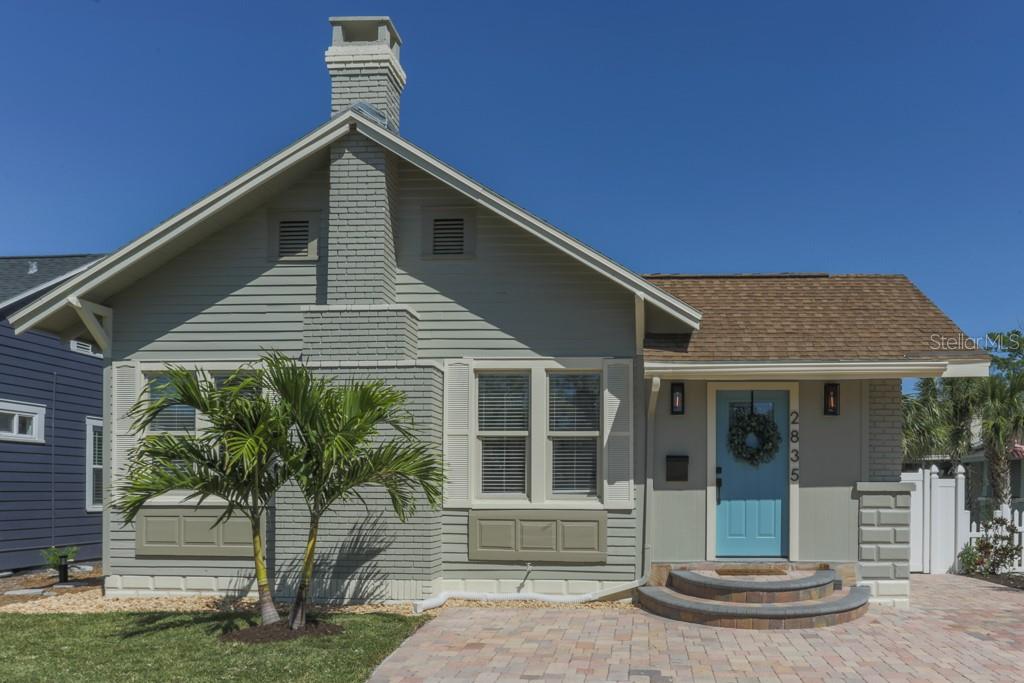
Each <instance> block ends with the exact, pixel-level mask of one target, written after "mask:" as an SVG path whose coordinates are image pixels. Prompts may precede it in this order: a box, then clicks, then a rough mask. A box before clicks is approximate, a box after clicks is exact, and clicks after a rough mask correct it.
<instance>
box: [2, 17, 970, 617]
mask: <svg viewBox="0 0 1024 683" xmlns="http://www.w3.org/2000/svg"><path fill="white" fill-rule="evenodd" d="M331 25H332V27H333V40H332V43H331V45H330V46H329V47H328V48H327V50H326V54H325V57H326V62H327V70H328V73H329V75H330V84H331V87H330V101H331V112H330V117H329V118H328V120H327V121H326V122H324V123H323V124H322V125H321V126H319V127H317V128H316V129H315V130H313V131H311V132H310V133H308V134H306V135H304V136H302V137H300V138H299V139H298V140H296V141H295V142H294V143H293V144H291V145H289V146H288V147H286V148H285V149H283V150H281V151H280V152H278V153H277V154H274V155H273V156H271V157H270V158H268V159H266V160H265V161H263V162H261V163H260V164H258V165H257V166H255V167H254V168H252V169H251V170H249V171H247V172H245V173H244V174H242V175H241V176H239V177H238V178H236V179H234V180H232V181H230V182H228V183H227V184H225V185H224V186H222V187H220V188H219V189H216V190H214V191H213V192H212V193H211V194H210V195H208V196H206V197H205V198H203V199H201V200H200V201H198V202H196V203H195V204H193V205H192V206H189V207H187V208H186V209H184V210H183V211H182V212H181V213H179V214H177V215H175V216H173V217H172V218H170V219H168V220H167V221H165V222H164V223H162V224H160V225H158V226H157V227H155V228H154V229H152V230H150V231H149V232H147V233H145V234H143V235H141V236H140V237H139V238H137V239H136V240H134V241H132V242H130V243H129V244H127V245H125V246H124V247H122V248H121V249H119V250H117V251H116V252H115V253H113V254H111V255H110V256H109V257H107V258H105V259H103V260H102V261H100V262H99V263H97V264H95V265H93V266H91V267H89V268H88V269H86V270H85V271H84V272H82V273H80V274H78V275H76V276H75V277H72V278H70V279H68V280H67V281H66V282H63V283H61V284H60V285H58V286H56V287H54V288H53V289H52V290H51V291H49V292H47V293H46V294H45V295H44V296H42V297H40V298H39V299H37V300H35V301H33V302H32V303H30V304H29V305H27V306H25V307H23V308H22V309H21V310H19V311H17V312H16V313H15V314H14V315H13V316H12V320H13V322H14V324H15V326H16V328H17V330H18V331H20V332H25V331H28V330H37V329H38V330H46V331H49V332H53V333H57V334H67V332H68V330H72V329H77V328H81V327H83V326H84V329H85V331H86V332H87V334H88V336H89V339H90V340H91V341H93V342H94V343H96V344H97V345H98V347H99V348H101V349H102V350H103V354H104V358H105V367H104V387H105V392H106V394H105V395H106V397H107V401H106V402H105V410H104V421H105V425H106V428H107V433H109V434H110V435H111V438H110V439H109V448H108V449H107V451H106V460H105V461H104V477H105V479H104V483H105V491H106V492H107V495H108V496H109V492H110V491H111V488H112V487H114V486H116V485H117V476H118V472H119V468H120V466H121V464H122V462H123V461H124V457H125V453H126V452H127V451H128V450H129V449H130V448H131V447H132V443H133V438H134V437H133V436H132V434H131V433H130V429H129V428H130V421H129V420H128V419H126V417H125V411H126V409H127V408H128V406H130V405H131V404H132V402H133V401H135V400H136V398H137V396H138V395H139V393H140V392H141V391H142V390H143V388H144V387H145V386H146V380H147V379H151V378H153V377H156V376H158V375H159V374H160V373H161V372H162V370H163V368H164V367H165V366H166V365H167V364H169V363H176V364H184V365H187V366H190V367H195V368H196V370H197V371H199V372H206V373H211V374H218V373H226V372H230V371H231V370H233V369H235V368H237V367H239V366H240V365H241V364H244V363H249V362H252V361H255V360H256V359H258V358H259V357H260V355H261V353H262V352H263V351H264V350H265V349H271V348H272V349H279V350H281V351H283V352H286V353H289V354H293V355H294V356H296V357H301V358H302V359H303V360H304V361H305V362H306V363H307V364H309V365H310V366H313V367H315V368H317V369H318V371H319V372H322V373H323V374H324V375H328V376H330V377H334V378H338V379H348V378H380V379H383V380H386V381H387V382H390V383H392V384H393V385H395V386H397V387H399V388H401V389H403V390H404V391H405V392H407V394H408V397H409V401H410V407H411V409H412V412H413V413H414V415H415V418H416V420H417V423H418V427H419V429H420V430H421V433H422V434H423V435H424V437H425V438H427V439H429V440H431V441H432V442H433V443H434V444H435V445H436V447H437V450H438V452H439V453H442V454H443V459H444V467H445V472H446V476H447V481H446V484H445V488H444V503H443V508H442V509H439V510H436V511H432V510H429V509H423V510H421V511H420V512H419V513H418V514H417V515H416V516H415V518H413V519H411V520H410V521H408V522H407V523H405V524H401V523H399V522H398V521H397V520H396V519H395V518H394V517H393V516H392V515H391V514H390V513H388V511H387V508H388V505H387V501H386V499H385V498H384V497H383V496H382V495H378V494H376V493H374V492H373V491H369V492H368V493H367V495H366V500H367V501H368V504H369V507H370V509H369V510H367V508H366V507H364V506H363V505H362V504H359V503H357V504H352V505H345V506H341V507H339V508H338V509H337V510H335V511H334V513H333V515H332V517H331V519H330V521H329V523H327V524H323V525H322V526H321V536H320V544H321V545H320V548H321V558H320V566H321V567H322V572H321V576H322V577H323V580H322V582H321V583H320V584H318V585H317V587H316V594H317V596H319V597H320V598H325V599H371V598H383V599H393V600H417V599H422V598H426V597H428V596H431V595H434V594H436V593H438V592H441V591H449V590H468V591H485V592H487V591H490V592H495V591H497V592H507V591H516V590H527V591H532V592H537V593H547V594H573V593H589V592H593V591H599V590H605V589H608V590H614V589H616V587H629V586H635V585H636V584H637V583H638V582H645V581H657V580H658V576H659V575H663V574H664V571H665V570H666V569H667V568H674V567H677V566H679V565H683V564H686V563H707V562H724V561H735V560H748V561H749V560H751V559H759V560H760V559H772V560H775V561H779V562H788V563H810V564H815V565H817V564H818V563H825V564H828V565H830V566H836V567H841V568H844V571H847V572H850V573H851V575H853V576H855V577H856V579H855V580H857V581H860V582H862V584H863V585H864V586H867V587H868V588H869V589H870V590H871V591H873V595H874V598H875V599H876V600H881V601H887V602H889V603H894V604H906V603H907V602H908V601H909V583H908V558H909V496H908V495H907V491H908V489H907V485H903V484H900V483H899V478H900V469H901V461H902V452H901V444H900V432H901V385H900V382H901V378H904V377H922V376H946V377H948V376H966V375H983V374H985V373H986V372H987V369H988V358H987V357H986V356H983V355H979V354H977V353H976V352H975V353H970V352H952V351H945V350H941V349H940V348H937V345H936V344H935V340H936V339H940V338H942V337H945V336H948V337H956V336H957V335H960V334H961V331H960V330H959V328H957V326H956V325H955V324H954V323H953V322H952V321H951V320H950V319H949V318H948V317H947V316H946V315H945V314H943V312H942V311H941V310H939V308H938V307H936V305H935V304H934V303H932V302H931V301H930V300H929V299H928V298H927V297H926V296H925V295H924V294H922V293H921V291H920V290H918V288H917V287H915V286H914V284H913V283H911V282H910V281H909V280H908V279H907V278H906V277H903V276H900V275H829V274H824V273H810V274H770V275H723V276H708V275H675V274H663V275H649V276H641V275H638V274H636V273H634V272H631V271H630V270H629V269H627V268H626V267H624V266H623V265H621V264H619V263H617V262H615V261H614V260H613V259H611V258H609V257H608V256H605V255H603V254H601V253H598V252H597V251H595V250H594V249H591V248H590V247H588V246H586V245H585V244H583V243H581V242H580V241H578V240H576V239H574V238H573V237H571V236H570V235H567V234H566V233H564V232H562V231H560V230H558V229H557V228H555V227H554V226H552V225H549V224H548V223H546V222H544V221H543V220H541V219H539V218H537V217H536V216H534V215H532V214H530V213H529V212H528V211H526V210H525V209H523V208H521V207H519V206H517V205H515V204H513V203H512V202H510V201H509V200H508V199H505V198H504V197H502V196H500V195H498V194H497V193H495V192H494V191H493V190H491V189H489V188H487V187H485V186H483V185H481V184H480V183H478V182H476V181H474V180H473V179H472V178H469V177H468V176H466V175H465V174H463V173H461V172H460V171H458V170H457V169H455V168H453V167H451V166H449V165H448V164H446V163H445V162H443V161H441V160H440V159H438V158H436V157H434V156H432V155H431V154H430V153H428V152H427V151H425V150H423V149H420V148H419V147H417V146H416V145H415V144H414V142H412V141H410V140H408V139H406V138H405V137H403V136H402V135H401V133H400V132H399V120H400V107H399V105H400V100H401V94H402V89H403V87H404V85H405V82H406V74H405V71H404V69H403V67H402V64H401V63H400V59H399V57H400V46H401V44H402V41H401V39H400V37H399V34H398V32H397V31H396V29H395V26H394V24H393V23H392V22H391V21H390V20H389V19H388V18H386V17H340V18H333V19H331ZM615 122H616V127H617V128H618V129H619V130H622V127H621V123H622V121H621V119H618V118H617V119H616V121H615ZM626 130H628V126H627V127H626ZM630 232H631V233H632V234H635V235H638V236H640V235H642V233H643V226H642V225H634V226H630ZM679 259H680V263H679V267H680V268H681V269H684V270H693V269H699V268H700V264H699V263H692V262H689V261H688V260H687V259H686V256H685V254H681V255H680V257H679ZM201 419H202V416H199V415H194V414H189V413H187V412H184V411H178V412H176V413H175V414H173V415H168V416H167V420H166V423H165V424H164V423H162V424H161V427H162V428H165V429H167V430H188V429H192V428H194V427H195V425H196V424H197V421H199V420H201ZM737 425H739V427H737ZM218 511H219V508H218V504H217V502H216V501H208V502H207V503H206V504H205V505H203V506H202V507H201V508H199V509H198V510H197V509H194V508H193V506H192V505H190V504H182V501H181V497H180V496H167V497H165V498H164V499H161V500H159V501H156V502H155V504H153V505H151V506H150V507H149V508H148V509H147V510H146V511H144V513H143V514H142V515H141V516H140V517H139V518H138V520H137V522H136V523H135V524H132V525H127V526H126V525H123V523H122V520H121V519H120V518H119V516H118V515H117V513H115V512H113V511H111V510H110V509H109V507H108V508H107V509H106V510H105V512H104V526H103V534H104V536H103V551H104V563H105V567H106V570H107V572H108V576H107V578H106V589H107V592H108V593H109V594H111V595H130V594H137V593H168V592H174V593H181V592H213V591H230V590H237V589H243V590H245V589H247V588H248V587H249V586H250V585H251V572H252V568H251V562H250V560H249V559H248V555H249V547H248V543H249V540H248V538H247V537H246V534H245V529H244V527H241V526H240V527H233V526H232V524H231V523H228V524H225V525H222V526H220V527H216V528H211V527H210V521H211V520H213V519H215V518H216V516H217V514H218ZM304 518H305V513H304V506H303V503H302V500H301V498H300V497H299V496H298V495H297V493H296V491H295V490H293V489H285V490H284V491H283V492H282V493H281V494H280V495H279V496H278V497H277V500H276V504H275V508H274V512H273V514H272V515H270V516H269V518H268V520H267V526H268V532H269V536H270V545H271V548H270V551H271V556H272V566H273V572H274V580H275V582H276V585H277V590H278V592H279V595H282V596H284V595H287V594H288V592H289V591H290V590H291V587H292V586H293V585H294V577H295V571H296V567H297V565H298V562H299V560H300V557H301V552H302V549H303V544H304V539H305V536H304V534H305V527H304ZM659 573H660V574H659Z"/></svg>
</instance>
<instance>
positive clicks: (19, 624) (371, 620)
mask: <svg viewBox="0 0 1024 683" xmlns="http://www.w3.org/2000/svg"><path fill="white" fill-rule="evenodd" d="M426 619H428V617H406V616H400V615H395V614H333V615H330V616H329V617H327V620H328V621H331V622H333V623H336V624H341V625H343V626H344V627H345V631H344V632H342V633H340V634H337V635H332V636H322V637H310V638H300V639H297V640H293V641H289V642H281V643H273V644H258V645H251V644H244V643H225V642H221V641H220V640H219V639H218V636H219V635H220V634H221V633H224V632H225V631H228V630H232V629H237V628H244V627H245V626H247V625H249V624H251V623H255V622H254V617H253V616H252V615H248V614H224V613H219V614H215V613H164V612H153V613H114V614H47V615H34V614H33V615H27V614H25V615H22V614H0V680H2V681H4V683H14V682H15V681H57V682H59V683H65V682H67V683H71V682H73V681H74V682H77V681H96V682H98V683H106V682H108V681H110V682H115V681H116V682H120V681H160V682H161V683H163V682H165V681H167V682H171V681H182V682H185V681H188V682H199V681H275V682H276V681H286V682H288V683H291V682H292V681H332V682H334V681H338V682H344V681H365V680H366V678H367V677H368V676H369V675H370V672H371V671H373V669H374V667H375V666H377V664H379V663H380V661H381V660H383V659H384V658H385V657H386V656H388V654H390V653H391V651H392V650H394V649H395V648H396V647H398V645H399V643H401V642H402V641H403V640H405V639H406V638H407V637H408V636H409V635H411V634H412V633H413V631H415V630H416V629H417V628H418V627H419V626H420V625H421V624H422V623H423V622H424V621H426Z"/></svg>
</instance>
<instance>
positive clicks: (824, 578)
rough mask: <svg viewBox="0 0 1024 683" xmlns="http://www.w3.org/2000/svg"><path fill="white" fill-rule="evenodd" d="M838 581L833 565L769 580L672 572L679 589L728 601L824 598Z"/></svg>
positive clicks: (672, 581) (671, 584)
mask: <svg viewBox="0 0 1024 683" xmlns="http://www.w3.org/2000/svg"><path fill="white" fill-rule="evenodd" d="M836 582H837V578H836V573H835V572H834V571H832V570H831V569H819V570H817V571H815V572H814V573H813V574H810V575H808V576H799V577H796V578H787V579H777V580H775V579H772V580H765V581H760V580H754V579H744V578H743V577H738V578H725V577H720V576H711V575H708V574H700V573H698V572H694V571H687V570H676V571H674V572H672V573H670V574H669V576H668V585H669V587H670V588H672V589H673V590H675V591H677V592H679V593H683V594H684V595H691V596H694V597H698V598H706V599H709V600H722V601H724V602H756V603H764V602H787V603H788V602H798V601H801V600H820V599H823V598H827V597H828V596H830V595H832V592H833V590H834V588H835V585H836Z"/></svg>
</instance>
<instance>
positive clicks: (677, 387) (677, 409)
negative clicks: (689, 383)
mask: <svg viewBox="0 0 1024 683" xmlns="http://www.w3.org/2000/svg"><path fill="white" fill-rule="evenodd" d="M685 386H686V385H685V384H683V383H682V382H672V387H671V391H669V392H668V396H669V408H670V412H671V414H672V415H682V414H683V413H685V412H686V391H685V389H684V387H685Z"/></svg>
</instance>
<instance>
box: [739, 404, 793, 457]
mask: <svg viewBox="0 0 1024 683" xmlns="http://www.w3.org/2000/svg"><path fill="white" fill-rule="evenodd" d="M751 436H753V437H754V441H756V443H755V444H753V445H752V444H751V443H750V437H751ZM781 438H782V437H781V435H780V434H779V427H778V425H776V424H775V420H774V419H772V418H771V417H769V416H768V415H762V414H760V413H755V412H749V413H744V414H742V415H737V416H736V418H735V420H734V421H733V423H732V425H731V426H730V427H729V450H730V451H732V454H733V455H735V456H736V457H737V458H739V459H740V460H745V461H746V462H749V463H750V464H751V465H755V466H756V465H760V464H761V463H764V462H769V461H770V460H772V459H773V458H774V457H775V454H776V453H777V452H778V450H779V441H780V440H781Z"/></svg>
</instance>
